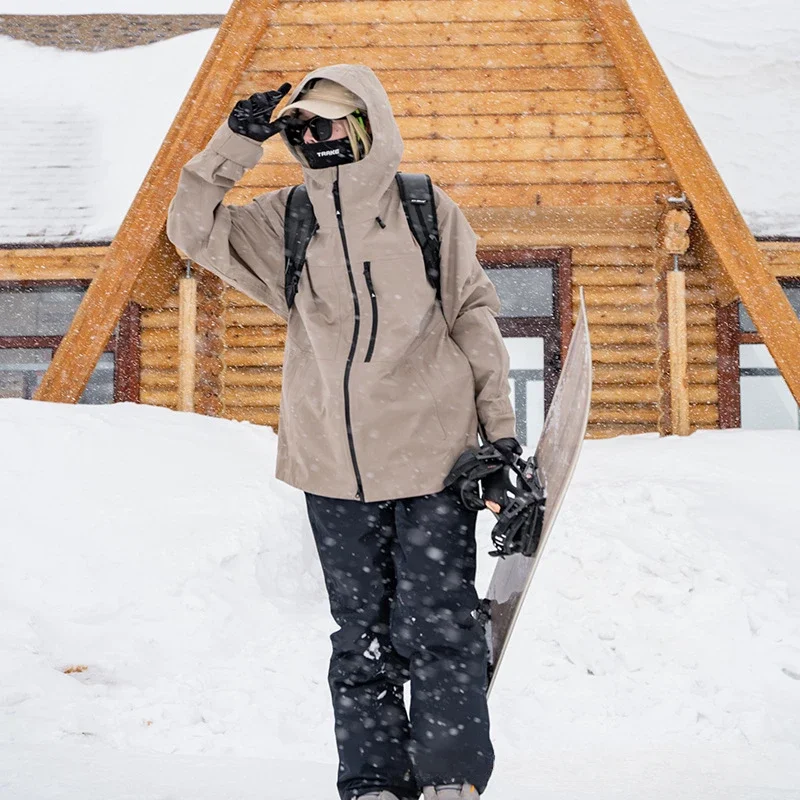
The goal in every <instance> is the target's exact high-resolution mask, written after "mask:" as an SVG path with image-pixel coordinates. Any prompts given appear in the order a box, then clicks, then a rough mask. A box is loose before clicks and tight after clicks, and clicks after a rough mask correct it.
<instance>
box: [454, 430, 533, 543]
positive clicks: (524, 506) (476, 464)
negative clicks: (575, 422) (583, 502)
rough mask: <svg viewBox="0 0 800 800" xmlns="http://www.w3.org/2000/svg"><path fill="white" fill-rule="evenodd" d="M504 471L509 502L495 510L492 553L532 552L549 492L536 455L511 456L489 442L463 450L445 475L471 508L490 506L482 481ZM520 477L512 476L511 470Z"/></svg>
mask: <svg viewBox="0 0 800 800" xmlns="http://www.w3.org/2000/svg"><path fill="white" fill-rule="evenodd" d="M497 472H501V473H502V476H503V482H504V484H505V485H504V488H505V495H506V502H505V503H504V504H503V507H502V508H501V509H500V512H499V513H495V512H494V511H493V512H492V513H493V514H494V515H495V517H496V518H497V523H496V524H495V526H494V528H493V529H492V534H491V535H492V544H493V545H494V548H495V549H494V550H492V551H491V552H490V553H489V555H490V556H498V557H500V558H505V557H506V556H510V555H514V554H515V553H520V554H522V555H523V556H528V557H530V556H532V555H534V554H535V553H536V550H537V548H538V546H539V539H540V538H541V534H542V524H543V522H544V511H545V504H546V492H545V486H544V482H543V480H542V476H541V473H540V471H539V466H538V464H537V463H536V456H535V455H534V456H531V457H530V458H528V459H522V458H520V457H519V456H513V457H512V458H511V459H510V460H509V458H508V457H507V456H506V455H504V454H503V453H501V452H500V451H499V450H498V449H497V448H496V447H495V446H494V445H492V444H485V445H483V447H480V448H478V449H477V450H467V451H465V452H464V453H462V454H461V455H460V456H459V457H458V460H457V461H456V463H455V464H454V465H453V468H452V469H451V470H450V473H449V474H448V476H447V477H446V478H445V481H444V485H445V486H446V487H449V486H453V487H454V488H456V489H457V490H458V492H459V495H460V497H461V502H462V503H463V504H464V506H466V508H468V509H470V510H471V511H480V510H482V509H484V508H486V503H485V498H484V495H483V493H482V491H481V487H480V485H479V482H480V481H481V480H482V479H484V478H486V477H487V476H489V475H492V474H494V473H497ZM512 472H513V473H514V474H515V476H516V480H512V478H511V473H512Z"/></svg>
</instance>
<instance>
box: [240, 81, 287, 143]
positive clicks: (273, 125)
mask: <svg viewBox="0 0 800 800" xmlns="http://www.w3.org/2000/svg"><path fill="white" fill-rule="evenodd" d="M291 88H292V84H291V83H284V84H283V85H282V86H281V88H280V89H277V90H273V91H270V92H258V93H257V94H251V95H250V97H249V98H248V99H247V100H240V101H239V102H238V103H237V104H236V105H235V106H234V107H233V111H231V114H230V116H229V117H228V127H229V128H230V129H231V130H232V131H233V132H234V133H240V134H242V136H247V138H248V139H253V140H254V141H256V142H263V141H265V140H266V139H269V137H270V136H274V135H275V134H276V133H278V132H280V131H282V130H283V129H284V128H285V127H286V125H287V124H288V122H289V120H288V119H287V118H286V117H279V118H278V119H276V120H275V122H270V121H269V119H270V117H271V116H272V112H273V111H274V110H275V109H276V108H277V107H278V103H280V102H281V100H283V98H284V97H285V96H286V93H287V92H288V91H289V89H291Z"/></svg>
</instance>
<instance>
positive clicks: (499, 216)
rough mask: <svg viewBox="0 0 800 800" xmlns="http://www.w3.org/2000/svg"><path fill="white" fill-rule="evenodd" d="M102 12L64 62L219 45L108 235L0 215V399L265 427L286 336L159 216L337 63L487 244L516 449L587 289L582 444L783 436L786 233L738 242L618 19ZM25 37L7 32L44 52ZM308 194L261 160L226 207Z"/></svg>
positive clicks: (305, 10)
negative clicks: (178, 44)
mask: <svg viewBox="0 0 800 800" xmlns="http://www.w3.org/2000/svg"><path fill="white" fill-rule="evenodd" d="M101 16H103V17H104V19H102V20H100V19H93V20H89V21H88V22H87V20H86V19H85V18H81V19H82V21H79V20H78V19H72V18H64V19H69V20H71V21H70V22H69V23H64V24H66V25H67V27H68V28H69V30H70V31H73V35H72V41H73V44H72V46H73V47H74V46H76V45H75V41H76V40H77V41H79V42H80V43H81V44H82V46H84V47H85V46H86V40H87V38H90V37H89V36H88V34H87V33H86V30H87V28H86V27H85V26H87V25H90V23H91V25H94V26H95V29H97V26H100V28H101V29H102V27H103V25H106V26H111V27H114V26H116V27H115V28H114V29H115V30H118V31H124V32H125V33H124V34H123V33H120V34H119V36H120V37H122V36H128V37H130V36H131V35H132V34H131V31H132V30H139V34H137V35H138V37H139V38H138V39H135V41H134V44H144V43H146V42H159V41H160V40H164V39H166V38H168V37H170V36H175V35H176V34H180V33H184V32H188V31H192V30H194V31H197V30H202V29H204V28H209V27H215V26H217V25H218V30H217V31H216V34H215V36H214V38H213V41H210V47H208V48H207V52H206V53H205V54H204V58H203V59H202V63H199V64H198V65H195V71H196V74H195V75H194V79H193V81H192V82H191V85H190V86H188V91H187V92H186V95H185V98H184V100H183V103H182V104H180V107H178V104H176V107H175V109H174V111H171V112H170V114H169V116H170V119H171V122H170V123H169V125H168V130H166V132H165V135H163V136H162V137H161V139H160V141H159V143H158V147H157V148H156V150H155V151H154V152H152V153H151V154H150V156H149V158H150V161H151V162H152V163H150V164H149V169H147V168H145V170H143V172H142V174H141V175H140V176H139V178H140V179H142V178H143V180H141V186H140V188H139V189H138V191H137V192H136V193H135V195H134V196H133V197H132V201H131V202H130V204H129V207H128V208H127V213H126V214H125V215H124V220H122V221H121V224H119V225H118V228H117V229H116V230H115V231H114V235H113V238H109V239H107V240H100V241H98V240H93V239H92V238H91V237H87V236H86V235H85V234H82V233H81V227H80V226H79V225H75V224H74V217H75V215H74V214H73V219H72V220H70V223H71V224H72V228H70V229H69V230H66V229H62V230H60V231H57V230H56V229H55V228H53V227H52V220H54V219H58V217H59V212H60V206H58V204H56V203H54V204H52V207H50V208H49V209H47V213H48V215H49V217H48V224H50V228H49V229H48V227H47V226H44V227H42V226H39V227H37V226H36V220H35V219H31V221H30V222H28V223H26V220H28V219H29V218H30V217H31V215H29V214H28V215H26V213H24V212H23V213H17V214H16V215H14V214H11V215H8V214H7V215H6V218H7V220H9V219H10V220H11V222H10V223H9V224H5V225H4V227H5V230H2V244H0V247H2V249H1V250H0V326H2V327H0V396H22V397H34V396H35V397H36V398H38V399H41V400H51V401H59V402H76V401H79V400H82V401H83V402H108V401H111V400H117V401H119V400H129V401H134V402H143V403H151V404H155V405H161V406H165V407H169V408H181V409H192V410H194V411H196V412H199V413H203V414H209V415H215V416H221V417H226V418H229V419H235V420H245V421H249V422H252V423H256V424H265V425H271V426H273V427H276V426H277V425H278V424H279V416H280V388H281V364H282V357H283V344H284V341H285V326H284V324H283V321H282V320H281V319H280V318H279V317H277V316H276V315H275V314H273V313H272V312H271V311H270V310H269V309H267V308H265V307H263V306H260V305H258V304H257V303H255V302H254V301H253V300H251V299H250V298H248V297H246V296H244V295H242V294H240V293H239V292H236V291H234V290H232V289H230V288H227V287H226V286H224V285H223V284H222V283H221V282H220V281H219V280H218V279H216V278H215V277H214V276H212V275H210V274H209V273H207V272H205V271H204V270H202V269H200V268H198V267H196V266H195V265H191V264H186V263H184V262H183V261H182V259H181V258H180V256H179V254H177V253H176V252H175V251H174V248H172V246H171V244H170V243H169V241H168V240H167V239H166V236H165V231H164V225H165V219H166V210H167V206H168V204H169V201H170V199H171V197H172V194H173V192H174V189H175V186H176V184H177V178H178V174H179V171H180V168H181V167H182V166H183V164H184V163H185V162H186V161H187V160H188V159H189V158H190V157H191V156H192V155H193V154H194V153H195V152H197V151H198V150H200V149H201V148H202V147H203V146H204V145H205V143H206V142H207V141H208V139H209V138H210V136H211V134H212V133H213V131H214V130H215V129H216V127H217V126H218V125H219V124H220V123H221V122H222V121H223V120H224V119H225V117H226V116H227V113H228V111H229V109H230V107H231V106H232V105H233V104H234V103H235V102H236V101H237V100H238V99H241V98H243V97H247V96H248V95H249V94H251V93H252V92H255V91H262V90H264V89H265V88H269V87H273V86H277V85H279V84H280V83H282V82H283V81H285V80H288V81H290V82H292V83H295V82H296V81H297V80H298V79H299V78H300V77H302V75H303V74H305V73H306V72H307V71H309V70H311V69H313V68H314V67H316V66H318V65H320V64H323V63H341V62H350V63H365V64H368V65H369V66H371V67H372V68H373V69H374V70H375V71H376V72H377V74H378V76H379V77H380V78H381V80H382V82H383V83H384V86H385V87H386V88H387V91H388V92H389V95H390V99H391V101H392V104H393V107H394V110H395V114H396V116H397V118H398V122H399V125H400V128H401V132H402V134H403V137H404V140H405V145H406V147H405V159H404V162H403V165H402V169H404V170H405V171H409V172H426V173H428V174H429V175H431V177H432V179H433V180H434V182H436V183H438V184H439V185H440V186H442V187H443V188H444V189H445V190H446V191H447V192H448V193H449V194H450V196H451V197H453V199H455V200H456V201H457V202H458V203H459V204H460V205H461V206H462V208H463V209H464V211H465V213H466V215H467V217H468V219H469V221H470V223H471V225H472V227H473V228H474V229H475V231H476V233H477V234H478V236H479V247H480V249H479V257H480V259H481V261H482V263H483V265H484V266H485V268H486V270H487V273H488V274H489V276H490V277H491V278H492V280H493V281H494V282H495V285H496V286H497V288H498V293H499V295H500V298H501V303H502V310H501V315H500V317H499V318H498V323H499V325H500V328H501V331H502V332H503V334H504V336H505V338H506V342H507V346H508V349H509V352H510V354H511V364H512V371H511V382H512V391H513V396H514V402H515V407H516V410H517V417H518V434H519V437H520V439H521V440H522V441H523V442H525V443H527V444H534V443H535V441H536V435H537V431H538V428H539V427H540V426H541V423H542V420H543V416H544V413H545V411H546V408H547V405H548V402H549V400H550V397H551V396H552V391H553V388H554V386H555V382H556V381H557V378H558V374H559V368H560V363H561V358H562V356H563V353H564V351H565V348H566V346H567V344H568V341H569V336H570V331H571V326H572V321H573V318H574V314H575V308H576V303H577V297H578V292H579V290H580V289H581V288H582V289H583V291H584V294H585V297H586V302H587V306H588V311H589V322H590V333H591V337H592V342H593V358H594V369H595V382H594V391H593V396H592V411H591V416H590V424H589V435H590V436H592V437H609V436H616V435H621V434H636V433H647V432H659V433H661V434H669V433H688V432H690V431H691V430H696V429H701V428H730V427H738V426H745V427H795V428H796V427H798V410H797V404H798V401H800V322H798V315H800V281H799V280H798V279H800V241H799V240H798V238H797V236H798V235H800V216H799V217H798V218H797V220H795V221H792V220H790V221H789V222H785V223H784V224H783V225H782V227H781V229H780V233H779V235H775V234H774V233H773V232H772V231H771V230H770V229H769V227H767V234H766V235H765V234H763V232H762V235H761V236H760V238H759V240H758V241H757V240H756V238H755V237H754V231H753V230H752V229H751V227H750V226H748V224H747V222H746V221H745V218H744V217H743V216H742V213H741V212H740V210H739V208H738V206H737V205H736V203H735V202H734V199H733V197H732V195H731V192H730V191H729V188H728V186H727V185H726V182H725V180H724V179H723V176H722V174H721V169H720V167H719V166H718V165H717V164H716V163H715V162H714V161H713V160H712V158H711V156H710V154H709V151H708V149H707V148H706V146H704V144H703V142H702V141H701V139H700V137H699V135H698V134H697V132H696V130H695V127H694V125H693V123H692V121H691V119H690V117H689V115H688V114H687V112H686V109H685V106H684V104H683V103H682V102H681V100H680V98H679V96H678V94H677V93H676V91H675V89H674V88H673V86H672V84H671V83H670V81H669V80H668V78H667V76H666V74H665V72H664V70H663V68H662V67H661V64H660V63H659V61H658V59H657V57H656V54H655V53H654V51H653V48H652V46H651V44H650V42H649V41H648V39H647V37H646V36H645V35H644V33H643V31H642V28H641V27H640V25H639V23H638V22H637V19H636V17H635V16H634V14H633V12H632V10H631V8H630V7H629V5H628V3H627V2H626V0H519V2H514V3H509V2H497V0H382V1H380V2H378V0H351V1H345V0H292V2H282V1H280V0H236V1H235V2H234V3H233V5H232V6H231V8H230V11H229V12H228V14H227V15H225V16H224V17H222V18H219V19H212V18H202V19H200V18H197V19H194V18H193V19H189V18H187V19H186V20H184V21H183V25H184V26H183V27H181V24H182V23H181V20H178V19H171V20H170V21H169V22H168V23H167V22H166V21H165V20H158V19H150V20H148V19H146V18H142V19H141V20H140V23H141V24H140V25H138V26H137V25H131V24H130V19H128V18H127V17H124V18H118V19H116V20H115V21H114V22H113V24H112V21H111V20H110V19H108V17H110V16H111V15H101ZM9 19H11V18H9V17H5V18H0V26H5V27H0V30H3V31H4V32H7V31H8V29H9V25H10V23H9V22H8V20H9ZM27 19H28V23H24V22H23V21H22V20H20V19H17V20H15V21H14V22H15V24H16V28H15V31H16V33H14V32H12V35H15V36H17V38H27V39H28V40H29V41H37V42H38V43H39V44H41V43H42V41H41V32H40V34H39V39H38V40H37V39H36V24H35V22H32V21H31V20H30V18H27ZM58 22H59V20H58V19H55V20H53V19H52V18H51V19H50V20H49V24H50V25H51V26H52V25H55V28H54V29H53V30H56V31H58V29H59V26H58V24H57V23H58ZM62 22H63V20H62ZM80 25H83V26H84V28H83V30H84V33H83V34H74V31H75V30H76V29H77V28H76V26H80ZM70 26H71V27H70ZM148 26H149V27H148ZM159 26H161V27H159ZM165 26H166V27H165ZM187 26H188V27H187ZM108 29H109V28H107V29H106V30H108ZM20 31H23V32H24V31H27V34H26V35H22V34H21V33H20ZM32 31H33V32H32ZM142 31H144V33H142ZM159 31H160V33H159ZM207 32H208V31H207ZM194 35H195V36H197V35H199V34H194ZM67 38H68V39H69V37H67ZM98 38H100V39H104V40H106V41H108V40H109V39H108V36H107V35H106V36H105V37H103V36H100V37H98ZM112 41H113V40H112ZM130 44H131V42H130V40H128V41H123V42H122V43H120V44H117V45H115V46H116V47H122V46H128V45H130ZM69 46H70V44H69V42H67V44H66V45H65V44H62V47H69ZM151 46H153V45H151ZM159 46H160V45H159ZM88 49H95V48H88ZM148 49H149V48H141V55H140V56H139V57H140V58H145V57H147V51H148ZM87 57H96V56H87ZM198 67H199V68H198ZM198 109H202V113H197V110H198ZM764 126H765V127H767V128H769V120H768V119H767V120H766V121H764ZM119 158H121V159H122V158H124V155H123V154H121V153H120V154H119ZM145 173H146V174H145ZM40 179H42V178H41V176H40ZM44 180H46V178H44ZM300 180H301V173H300V171H299V168H298V167H297V166H296V164H294V162H293V161H292V160H291V158H290V157H289V155H288V154H287V153H286V152H285V150H284V149H283V145H282V143H280V142H279V141H277V140H270V141H268V142H267V143H266V144H265V147H264V156H263V158H262V160H261V162H260V163H259V165H258V166H257V167H256V168H255V169H253V170H252V171H250V172H249V173H248V174H246V175H245V176H244V178H243V179H242V181H240V183H239V184H238V185H237V186H236V187H235V188H234V189H233V190H232V191H231V192H230V193H229V195H228V197H227V198H226V202H228V203H243V202H247V201H249V200H251V199H252V198H253V197H254V196H256V195H257V194H259V193H261V192H264V191H268V190H271V189H274V188H278V187H280V186H285V185H290V184H294V183H297V182H299V181H300ZM26 185H27V186H29V185H30V184H29V183H28V184H26ZM24 200H25V196H24V194H23V197H22V198H21V199H20V201H19V202H22V201H24ZM0 224H2V223H0ZM26 224H27V228H26V227H25V226H26ZM792 225H794V226H795V227H792ZM57 227H58V226H56V228H57ZM762 228H763V226H762ZM86 229H87V228H86V226H84V228H83V230H86ZM88 229H89V230H91V228H90V227H89V228H88ZM48 230H50V231H51V232H50V233H48ZM792 234H794V236H793V235H792ZM187 274H189V275H190V276H191V277H186V276H187Z"/></svg>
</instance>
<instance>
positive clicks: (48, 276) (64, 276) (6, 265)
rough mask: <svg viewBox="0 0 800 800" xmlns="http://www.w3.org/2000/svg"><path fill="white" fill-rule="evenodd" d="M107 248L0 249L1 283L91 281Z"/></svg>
mask: <svg viewBox="0 0 800 800" xmlns="http://www.w3.org/2000/svg"><path fill="white" fill-rule="evenodd" d="M107 250H108V247H107V246H99V247H91V246H90V247H35V248H24V247H22V248H14V249H10V250H3V249H0V281H63V280H92V278H94V276H95V275H97V272H98V270H99V269H100V265H101V263H102V261H103V258H104V257H105V254H106V251H107Z"/></svg>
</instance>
